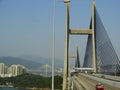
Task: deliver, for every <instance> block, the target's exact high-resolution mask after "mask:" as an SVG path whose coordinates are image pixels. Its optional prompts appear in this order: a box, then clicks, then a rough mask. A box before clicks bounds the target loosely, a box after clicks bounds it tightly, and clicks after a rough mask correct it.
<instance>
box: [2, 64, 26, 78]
mask: <svg viewBox="0 0 120 90" xmlns="http://www.w3.org/2000/svg"><path fill="white" fill-rule="evenodd" d="M25 73H26V68H25V67H24V66H23V65H19V64H18V65H15V64H14V65H11V66H10V67H7V66H6V65H5V64H4V63H0V77H14V76H18V75H22V74H25Z"/></svg>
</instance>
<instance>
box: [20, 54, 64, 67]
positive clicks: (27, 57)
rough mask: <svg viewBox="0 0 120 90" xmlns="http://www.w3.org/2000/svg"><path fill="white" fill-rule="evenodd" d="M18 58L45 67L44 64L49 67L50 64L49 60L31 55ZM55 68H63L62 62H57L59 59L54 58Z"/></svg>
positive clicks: (50, 60)
mask: <svg viewBox="0 0 120 90" xmlns="http://www.w3.org/2000/svg"><path fill="white" fill-rule="evenodd" d="M20 57H21V58H23V59H25V60H30V61H34V62H37V63H41V64H42V65H45V64H49V65H51V64H52V59H51V58H43V57H39V56H33V55H24V56H20ZM55 67H57V68H63V60H59V59H56V58H55Z"/></svg>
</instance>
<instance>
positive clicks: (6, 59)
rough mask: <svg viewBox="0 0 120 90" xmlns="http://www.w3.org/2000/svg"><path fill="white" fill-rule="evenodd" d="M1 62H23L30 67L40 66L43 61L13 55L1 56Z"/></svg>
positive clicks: (7, 64) (10, 63)
mask: <svg viewBox="0 0 120 90" xmlns="http://www.w3.org/2000/svg"><path fill="white" fill-rule="evenodd" d="M0 63H5V65H6V66H10V65H12V64H21V65H23V66H25V67H26V68H29V69H31V68H36V67H40V66H41V65H42V64H41V63H38V62H34V61H31V60H26V59H23V58H18V57H11V56H8V57H0Z"/></svg>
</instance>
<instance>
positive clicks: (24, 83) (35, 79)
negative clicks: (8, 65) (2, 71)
mask: <svg viewBox="0 0 120 90" xmlns="http://www.w3.org/2000/svg"><path fill="white" fill-rule="evenodd" d="M54 78H55V85H54V86H55V89H61V88H62V86H61V85H62V77H60V76H55V77H54ZM51 82H52V78H51V77H43V76H40V75H33V74H25V75H20V76H17V77H10V78H0V85H13V86H14V87H24V88H51V86H52V84H51Z"/></svg>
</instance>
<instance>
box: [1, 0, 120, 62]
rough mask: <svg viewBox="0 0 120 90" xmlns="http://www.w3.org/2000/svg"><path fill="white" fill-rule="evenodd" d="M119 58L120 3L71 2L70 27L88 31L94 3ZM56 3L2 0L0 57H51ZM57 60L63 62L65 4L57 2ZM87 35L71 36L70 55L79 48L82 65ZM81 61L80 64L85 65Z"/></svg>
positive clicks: (49, 0) (115, 0)
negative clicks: (54, 5) (54, 4)
mask: <svg viewBox="0 0 120 90" xmlns="http://www.w3.org/2000/svg"><path fill="white" fill-rule="evenodd" d="M93 1H95V2H96V8H97V11H98V13H99V15H100V17H101V20H102V22H103V24H104V26H105V28H106V31H107V33H108V35H109V37H110V39H111V42H112V43H113V47H114V48H115V50H116V53H117V55H118V57H119V59H120V39H119V38H120V10H119V9H120V0H71V2H70V28H76V29H80V28H85V29H87V28H89V24H90V18H91V7H92V2H93ZM53 2H54V0H0V56H14V57H20V56H23V55H33V56H39V57H43V58H44V57H45V58H51V57H52V30H53ZM55 14H56V16H55V58H57V59H58V60H61V61H63V60H64V45H65V43H64V42H65V18H66V17H65V14H66V13H65V4H64V3H63V0H56V11H55ZM86 41H87V36H83V35H82V36H70V52H69V53H70V54H75V53H76V45H78V48H79V53H80V59H81V61H82V62H83V58H84V53H85V48H86ZM82 62H81V63H82Z"/></svg>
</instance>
